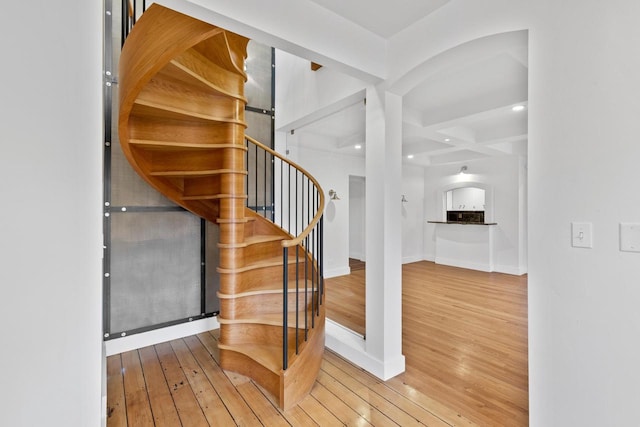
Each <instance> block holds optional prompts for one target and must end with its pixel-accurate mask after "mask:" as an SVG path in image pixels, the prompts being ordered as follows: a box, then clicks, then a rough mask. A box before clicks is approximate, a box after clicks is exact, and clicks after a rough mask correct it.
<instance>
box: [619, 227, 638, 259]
mask: <svg viewBox="0 0 640 427" xmlns="http://www.w3.org/2000/svg"><path fill="white" fill-rule="evenodd" d="M620 250H621V251H622V252H640V224H639V223H628V222H621V223H620Z"/></svg>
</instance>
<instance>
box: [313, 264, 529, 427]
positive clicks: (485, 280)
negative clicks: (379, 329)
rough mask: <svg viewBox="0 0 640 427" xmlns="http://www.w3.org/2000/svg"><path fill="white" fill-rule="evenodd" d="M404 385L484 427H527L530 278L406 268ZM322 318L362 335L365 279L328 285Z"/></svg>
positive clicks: (343, 278)
mask: <svg viewBox="0 0 640 427" xmlns="http://www.w3.org/2000/svg"><path fill="white" fill-rule="evenodd" d="M402 275H403V276H402V285H403V290H402V293H403V320H402V321H403V336H402V340H403V354H404V355H405V358H406V372H405V373H403V374H402V375H400V376H398V377H396V378H394V379H393V380H392V381H402V382H404V383H406V384H408V385H411V386H412V387H414V388H416V389H417V390H420V391H421V392H423V393H424V394H425V395H427V396H430V397H431V398H433V399H435V400H437V402H438V403H439V404H442V405H443V406H445V407H447V408H450V409H451V410H453V411H454V412H458V413H460V414H461V415H463V416H464V417H465V418H466V419H467V420H469V421H472V422H474V423H476V424H478V425H482V426H494V425H495V426H526V425H528V418H529V410H528V354H527V351H528V350H527V344H528V343H527V277H526V276H512V275H507V274H500V273H484V272H480V271H474V270H466V269H461V268H455V267H448V266H443V265H438V264H435V263H432V262H427V261H422V262H417V263H412V264H405V265H404V266H403V269H402ZM325 283H326V289H327V317H328V318H330V319H332V320H335V321H337V322H338V323H341V324H343V325H345V326H346V327H348V328H350V329H353V330H354V331H356V332H359V333H362V332H360V331H364V324H365V318H364V302H363V301H364V272H363V271H356V272H354V273H352V274H351V275H349V276H341V277H335V278H331V279H327V280H325Z"/></svg>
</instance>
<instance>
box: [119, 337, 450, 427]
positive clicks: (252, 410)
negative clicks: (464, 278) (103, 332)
mask: <svg viewBox="0 0 640 427" xmlns="http://www.w3.org/2000/svg"><path fill="white" fill-rule="evenodd" d="M217 333H218V331H211V332H208V333H203V334H199V335H197V336H191V337H186V338H183V339H179V340H174V341H171V342H169V343H163V344H157V345H155V346H150V347H145V348H142V349H139V350H134V351H129V352H126V353H122V354H118V355H114V356H110V357H108V358H107V376H108V385H107V387H108V390H107V407H108V419H107V426H108V427H124V426H129V427H138V426H141V427H144V426H171V427H173V426H184V427H186V426H234V425H242V426H261V425H262V426H269V427H270V426H314V425H316V426H342V425H350V426H351V425H357V426H370V425H374V426H398V425H400V426H418V425H429V426H453V425H459V424H458V423H459V421H460V418H458V417H457V414H455V413H452V412H451V411H448V410H447V408H443V407H442V406H441V405H439V404H437V403H436V402H434V401H433V400H432V399H429V398H428V397H427V396H426V395H424V394H422V393H420V392H419V391H417V390H415V389H414V388H412V387H410V386H408V385H406V384H403V383H402V382H401V381H391V382H388V383H384V382H381V381H380V380H378V379H377V378H375V377H373V376H372V375H370V374H368V373H367V372H365V371H363V370H362V369H360V368H357V367H355V366H353V365H351V364H350V363H348V362H347V361H345V360H344V359H342V358H340V357H339V356H337V355H336V354H335V353H333V352H331V351H329V350H326V351H325V355H324V360H323V363H322V369H321V371H320V375H319V377H318V380H317V381H316V383H315V385H314V387H313V389H312V390H311V394H310V395H309V396H307V397H306V398H305V399H304V400H302V401H301V402H300V403H299V404H298V405H297V406H294V407H293V408H291V409H289V410H287V411H284V412H283V411H281V410H280V409H278V408H277V406H276V404H275V401H274V400H273V399H272V398H271V397H270V396H269V395H268V394H267V393H266V392H265V391H264V390H263V389H262V388H260V387H259V386H257V385H256V384H255V383H254V382H253V381H251V380H250V379H248V378H247V377H244V376H242V375H238V374H234V373H232V372H226V371H223V370H222V369H221V368H220V366H219V364H218V354H219V353H218V349H217V343H216V340H217Z"/></svg>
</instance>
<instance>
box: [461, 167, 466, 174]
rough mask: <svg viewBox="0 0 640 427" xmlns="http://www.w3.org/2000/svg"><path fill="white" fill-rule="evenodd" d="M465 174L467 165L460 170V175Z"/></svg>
mask: <svg viewBox="0 0 640 427" xmlns="http://www.w3.org/2000/svg"><path fill="white" fill-rule="evenodd" d="M465 172H467V165H464V166H462V167H461V168H460V175H464V174H465Z"/></svg>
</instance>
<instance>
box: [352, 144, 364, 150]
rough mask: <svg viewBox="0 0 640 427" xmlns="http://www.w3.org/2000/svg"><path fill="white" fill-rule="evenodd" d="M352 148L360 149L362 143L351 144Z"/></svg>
mask: <svg viewBox="0 0 640 427" xmlns="http://www.w3.org/2000/svg"><path fill="white" fill-rule="evenodd" d="M353 148H355V149H356V150H359V149H361V148H362V145H360V144H356V145H354V146H353Z"/></svg>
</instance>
